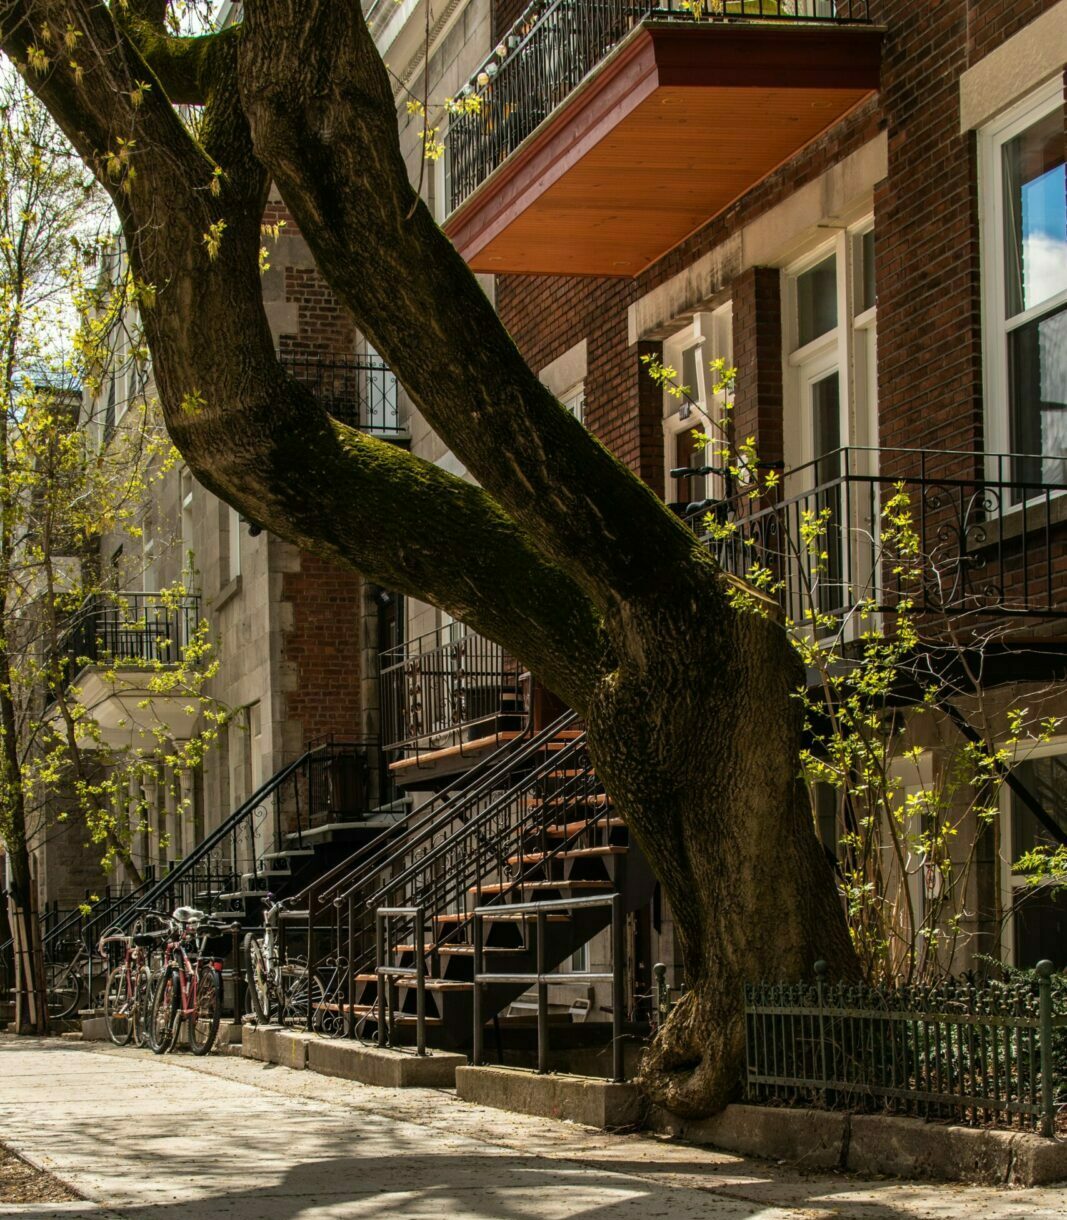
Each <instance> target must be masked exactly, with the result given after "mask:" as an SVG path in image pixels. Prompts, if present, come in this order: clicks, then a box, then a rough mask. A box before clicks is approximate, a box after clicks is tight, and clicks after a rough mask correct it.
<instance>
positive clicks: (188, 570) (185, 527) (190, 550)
mask: <svg viewBox="0 0 1067 1220" xmlns="http://www.w3.org/2000/svg"><path fill="white" fill-rule="evenodd" d="M178 486H179V489H180V491H181V525H182V572H183V574H184V576H185V581H186V585H187V586H188V588H190V589H192V587H193V585H194V584H195V583H196V582H195V578H194V565H195V563H196V548H195V547H194V545H193V543H194V541H195V532H194V530H195V526H194V517H193V503H194V496H195V490H194V489H195V487H196V483H195V480H194V479H193V472H192V471H191V470H190V469H189V468H188V466H183V467H182V468H181V471H180V472H179V476H178Z"/></svg>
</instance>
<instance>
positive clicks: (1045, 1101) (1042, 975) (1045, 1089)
mask: <svg viewBox="0 0 1067 1220" xmlns="http://www.w3.org/2000/svg"><path fill="white" fill-rule="evenodd" d="M1052 971H1053V965H1052V963H1051V962H1050V961H1048V960H1045V961H1040V962H1038V963H1037V968H1036V973H1037V994H1038V1006H1039V1010H1040V1022H1041V1029H1040V1034H1041V1134H1042V1135H1044V1136H1046V1137H1047V1138H1049V1139H1052V1138H1053V1137H1054V1136H1055V1134H1056V1107H1055V1101H1054V1098H1053V1091H1052V1077H1053V1071H1052V1062H1053V1056H1052Z"/></svg>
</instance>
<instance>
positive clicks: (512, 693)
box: [379, 624, 530, 750]
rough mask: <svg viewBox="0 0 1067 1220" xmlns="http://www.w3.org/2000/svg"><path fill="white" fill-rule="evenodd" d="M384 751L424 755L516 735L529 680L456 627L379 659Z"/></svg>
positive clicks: (511, 661) (525, 710) (525, 713)
mask: <svg viewBox="0 0 1067 1220" xmlns="http://www.w3.org/2000/svg"><path fill="white" fill-rule="evenodd" d="M379 675H380V681H381V709H382V749H383V750H405V749H407V750H422V749H427V748H431V747H432V746H433V745H434V744H443V743H445V742H446V741H448V740H450V738H451V737H452V736H454V735H458V736H459V737H460V738H461V739H462V740H464V741H470V740H474V739H477V738H482V737H489V736H494V735H498V734H500V733H502V732H505V731H509V730H511V731H521V729H522V728H524V727H525V725H526V723H527V720H528V717H529V711H530V678H529V675H528V674H527V673H526V671H525V670H524V668H523V666H522V665H521V664H520V663H519V662H518V661H517V660H516V659H515V658H514V657H513V656H511V655H510V654H509V653H508V652H507V651H506V650H505V649H503V648H501V646H500V645H499V644H494V643H493V641H492V640H487V639H486V638H485V637H484V636H480V635H478V634H476V633H475V632H473V631H468V630H467V629H466V628H464V627H461V626H460V625H459V624H454V625H452V626H451V627H446V628H443V629H442V630H440V631H432V632H429V633H427V634H426V635H423V636H419V637H418V638H416V639H414V640H412V641H410V642H408V643H404V644H399V645H397V646H396V647H395V648H390V649H388V650H387V651H386V652H383V653H382V654H381V658H380V663H379Z"/></svg>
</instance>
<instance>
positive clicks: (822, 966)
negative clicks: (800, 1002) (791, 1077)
mask: <svg viewBox="0 0 1067 1220" xmlns="http://www.w3.org/2000/svg"><path fill="white" fill-rule="evenodd" d="M826 971H827V964H826V962H824V961H822V960H821V959H820V960H819V961H817V962H816V963H815V992H816V996H817V998H818V1001H819V1072H820V1074H821V1076H822V1101H823V1103H824V1104H825V1102H826V1086H827V1084H828V1079H827V1075H826V1016H825V1013H824V1009H823V984H824V980H825V978H826Z"/></svg>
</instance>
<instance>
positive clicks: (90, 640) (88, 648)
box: [54, 593, 200, 685]
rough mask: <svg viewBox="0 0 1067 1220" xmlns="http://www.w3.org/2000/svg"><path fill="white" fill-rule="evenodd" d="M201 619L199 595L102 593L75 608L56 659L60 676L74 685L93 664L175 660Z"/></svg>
mask: <svg viewBox="0 0 1067 1220" xmlns="http://www.w3.org/2000/svg"><path fill="white" fill-rule="evenodd" d="M199 624H200V598H199V597H197V596H195V595H194V594H187V595H185V596H182V597H177V598H174V597H166V596H163V595H161V594H159V593H114V594H97V595H95V596H93V597H90V598H88V599H87V600H86V601H85V603H84V604H83V605H82V606H81V607H80V609H78V610H77V611H76V612H75V613H74V615H73V616H72V618H71V621H70V623H69V624H68V625H67V628H66V630H65V631H64V633H63V635H62V637H61V638H60V641H59V646H58V649H57V652H58V655H57V657H55V658H54V659H55V660H56V661H58V662H59V677H60V680H61V681H62V683H63V684H64V685H69V684H70V683H71V682H73V681H74V679H75V678H76V677H77V675H78V674H79V672H80V671H81V670H82V669H84V668H85V667H86V666H87V665H98V664H103V665H128V666H131V667H135V668H150V667H152V666H154V665H173V664H175V663H177V662H178V661H180V660H181V656H182V650H183V649H184V648H186V647H187V646H188V645H189V643H190V642H191V641H192V639H193V636H194V635H195V634H196V630H197V627H198V626H199Z"/></svg>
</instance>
